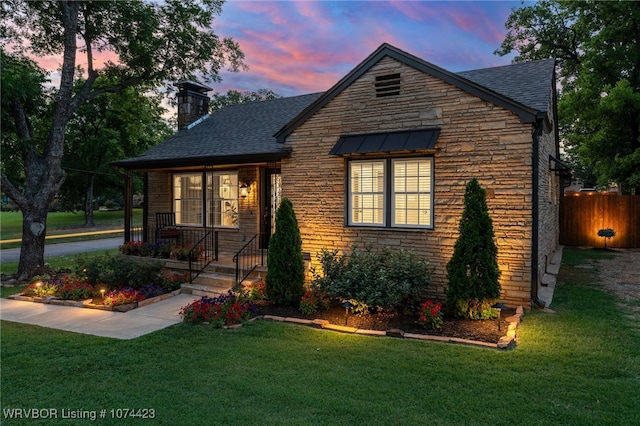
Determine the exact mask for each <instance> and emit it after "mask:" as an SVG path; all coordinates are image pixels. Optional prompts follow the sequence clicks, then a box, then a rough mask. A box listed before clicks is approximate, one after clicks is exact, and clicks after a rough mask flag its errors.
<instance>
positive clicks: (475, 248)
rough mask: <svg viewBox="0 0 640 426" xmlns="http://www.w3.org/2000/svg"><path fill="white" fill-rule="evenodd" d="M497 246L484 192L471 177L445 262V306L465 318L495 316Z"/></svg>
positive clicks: (498, 293)
mask: <svg viewBox="0 0 640 426" xmlns="http://www.w3.org/2000/svg"><path fill="white" fill-rule="evenodd" d="M497 257H498V248H497V246H496V243H495V241H494V233H493V222H492V220H491V217H490V216H489V209H488V208H487V201H486V191H485V190H484V189H483V188H482V187H481V186H480V184H479V183H478V180H477V179H472V180H471V181H470V182H469V183H468V184H467V186H466V189H465V194H464V211H463V213H462V218H461V220H460V232H459V236H458V240H457V241H456V243H455V246H454V251H453V256H452V257H451V260H450V261H449V263H448V264H447V279H448V283H449V285H448V287H447V290H446V295H447V301H446V306H447V309H448V310H449V311H450V312H451V313H452V314H454V315H455V316H457V317H462V318H467V319H487V318H495V317H496V316H497V311H496V310H495V309H492V308H491V306H492V305H493V303H494V302H495V301H496V300H497V299H498V298H499V297H500V282H499V281H498V278H499V277H500V270H499V269H498V260H497Z"/></svg>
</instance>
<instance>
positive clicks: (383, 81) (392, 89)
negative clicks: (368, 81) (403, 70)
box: [375, 74, 400, 98]
mask: <svg viewBox="0 0 640 426" xmlns="http://www.w3.org/2000/svg"><path fill="white" fill-rule="evenodd" d="M375 89H376V98H384V97H387V96H397V95H399V94H400V74H387V75H380V76H378V77H376V82H375Z"/></svg>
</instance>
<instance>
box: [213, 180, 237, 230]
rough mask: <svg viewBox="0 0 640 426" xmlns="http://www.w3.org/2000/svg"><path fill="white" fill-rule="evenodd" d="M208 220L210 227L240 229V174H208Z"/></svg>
mask: <svg viewBox="0 0 640 426" xmlns="http://www.w3.org/2000/svg"><path fill="white" fill-rule="evenodd" d="M207 193H208V194H210V196H209V197H208V200H207V220H208V224H209V225H210V226H222V227H231V228H237V227H238V174H237V173H233V174H229V173H226V174H208V175H207Z"/></svg>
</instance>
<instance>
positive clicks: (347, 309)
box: [342, 300, 353, 325]
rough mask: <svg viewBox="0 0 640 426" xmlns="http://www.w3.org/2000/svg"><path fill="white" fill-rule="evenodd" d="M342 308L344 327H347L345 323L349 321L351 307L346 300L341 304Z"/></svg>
mask: <svg viewBox="0 0 640 426" xmlns="http://www.w3.org/2000/svg"><path fill="white" fill-rule="evenodd" d="M342 307H343V308H344V325H347V321H348V320H349V309H351V308H353V305H352V304H351V302H349V301H348V300H347V301H346V302H344V303H343V304H342Z"/></svg>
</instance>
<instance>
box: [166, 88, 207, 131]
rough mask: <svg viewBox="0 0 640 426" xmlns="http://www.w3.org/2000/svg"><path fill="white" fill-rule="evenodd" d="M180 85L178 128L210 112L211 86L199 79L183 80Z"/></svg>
mask: <svg viewBox="0 0 640 426" xmlns="http://www.w3.org/2000/svg"><path fill="white" fill-rule="evenodd" d="M175 85H176V86H177V87H178V130H182V129H184V128H186V127H187V126H189V124H191V123H193V122H194V121H196V120H198V119H199V118H202V117H204V116H205V115H208V114H209V96H207V92H209V91H211V90H213V89H212V88H211V87H208V86H205V85H204V84H201V83H198V82H197V81H191V80H181V81H179V82H177V83H176V84H175Z"/></svg>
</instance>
